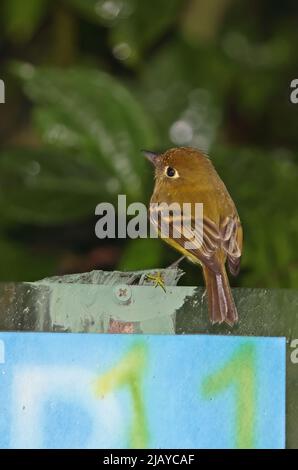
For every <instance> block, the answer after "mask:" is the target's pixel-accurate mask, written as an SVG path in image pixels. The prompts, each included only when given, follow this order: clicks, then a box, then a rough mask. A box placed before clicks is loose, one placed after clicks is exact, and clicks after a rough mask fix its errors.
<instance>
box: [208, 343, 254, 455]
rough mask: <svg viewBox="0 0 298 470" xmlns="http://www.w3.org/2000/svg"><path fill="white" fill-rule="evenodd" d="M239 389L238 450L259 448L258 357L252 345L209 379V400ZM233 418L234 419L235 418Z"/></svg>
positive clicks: (237, 398)
mask: <svg viewBox="0 0 298 470" xmlns="http://www.w3.org/2000/svg"><path fill="white" fill-rule="evenodd" d="M230 386H233V387H234V390H235V406H236V414H235V418H234V419H235V436H236V437H235V447H236V448H242V449H243V448H245V449H249V448H253V447H255V424H256V398H257V397H256V390H257V387H256V354H255V347H254V345H252V344H250V343H245V344H243V345H242V346H241V347H240V348H239V349H237V351H235V353H234V354H233V356H232V357H231V358H230V360H229V361H228V362H227V363H226V364H225V365H224V366H223V367H222V368H221V369H220V370H218V371H216V372H215V373H213V374H211V375H209V376H208V377H206V378H205V380H204V382H203V384H202V389H203V394H204V396H205V398H207V399H210V398H214V396H216V395H217V394H219V393H221V392H222V391H224V390H225V389H227V388H228V387H230ZM231 419H233V418H231Z"/></svg>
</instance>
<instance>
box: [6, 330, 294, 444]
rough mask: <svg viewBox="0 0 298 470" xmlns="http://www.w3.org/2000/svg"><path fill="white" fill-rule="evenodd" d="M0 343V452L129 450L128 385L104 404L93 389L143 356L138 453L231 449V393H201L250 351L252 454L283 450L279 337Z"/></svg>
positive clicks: (12, 339) (67, 337)
mask: <svg viewBox="0 0 298 470" xmlns="http://www.w3.org/2000/svg"><path fill="white" fill-rule="evenodd" d="M0 344H1V351H2V353H1V359H2V360H0V398H1V400H0V447H1V448H125V447H129V446H133V444H132V441H131V437H130V436H131V434H132V433H133V432H134V431H133V427H134V417H135V416H136V409H137V405H136V402H135V396H134V395H133V394H132V393H131V389H130V388H129V386H126V385H125V384H126V382H125V383H124V385H123V386H119V387H114V389H111V390H110V391H109V393H106V394H105V395H102V396H101V394H100V393H99V394H98V393H97V392H96V386H95V385H96V383H97V382H98V380H101V377H104V376H105V374H106V373H107V372H109V371H111V370H113V368H115V367H116V366H117V365H118V364H122V366H123V367H124V369H125V361H126V358H127V357H128V356H127V355H128V354H129V353H130V352H131V351H134V350H135V351H136V354H138V349H137V348H139V347H140V348H141V350H142V351H143V352H144V357H145V364H144V367H143V370H142V371H141V372H140V373H138V374H136V379H135V380H136V381H138V384H137V385H138V387H139V390H140V391H141V396H142V406H141V409H139V410H137V415H138V416H139V418H140V416H141V418H142V420H141V426H142V428H146V429H142V432H143V431H144V437H143V439H144V446H147V447H149V448H233V447H236V446H237V435H236V434H237V423H236V414H237V413H236V410H237V406H238V404H237V403H236V401H237V395H236V393H235V384H234V383H231V385H230V386H228V387H227V388H226V389H225V390H223V391H222V392H221V393H218V394H216V395H215V396H214V397H212V399H206V396H204V394H203V392H202V384H203V383H204V380H206V378H207V377H210V376H212V374H214V373H216V372H217V371H220V370H221V369H223V368H224V366H225V364H227V363H229V361H230V360H231V358H232V357H235V355H237V351H239V350H241V348H242V347H243V346H244V347H245V346H247V345H251V347H252V348H253V351H254V357H255V361H254V365H253V367H254V374H253V375H254V386H255V390H256V393H255V395H254V397H253V408H254V410H253V412H254V416H255V418H254V419H253V423H251V424H252V426H253V442H254V447H258V448H283V447H284V445H285V340H284V338H246V337H232V336H231V337H224V336H207V335H206V336H205V335H202V336H173V335H169V336H164V335H152V336H146V335H96V334H52V333H0ZM134 348H135V349H134ZM122 366H121V367H122ZM124 369H123V370H124ZM129 370H130V369H129V368H128V371H126V372H124V374H129ZM238 373H240V371H239V370H237V369H236V370H235V378H236V382H235V383H237V374H238ZM238 411H239V409H238ZM242 411H243V410H240V414H241V412H242ZM138 413H139V414H138ZM135 432H139V431H138V429H137V430H136V431H135Z"/></svg>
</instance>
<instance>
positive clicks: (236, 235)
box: [220, 217, 243, 276]
mask: <svg viewBox="0 0 298 470" xmlns="http://www.w3.org/2000/svg"><path fill="white" fill-rule="evenodd" d="M220 232H221V238H222V246H223V249H224V251H225V253H226V255H227V258H228V266H229V270H230V273H231V274H233V275H234V276H237V274H238V273H239V270H240V259H241V253H242V241H243V232H242V227H241V223H240V220H239V218H238V217H226V218H225V219H224V220H223V222H222V223H221V227H220Z"/></svg>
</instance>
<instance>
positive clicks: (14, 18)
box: [3, 0, 48, 42]
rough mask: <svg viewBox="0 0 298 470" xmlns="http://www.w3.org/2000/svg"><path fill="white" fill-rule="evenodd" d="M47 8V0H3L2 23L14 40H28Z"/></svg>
mask: <svg viewBox="0 0 298 470" xmlns="http://www.w3.org/2000/svg"><path fill="white" fill-rule="evenodd" d="M47 8H48V0H26V2H24V1H22V0H4V4H3V24H4V28H5V31H6V33H7V35H8V36H9V37H10V38H11V39H12V40H13V41H15V42H18V41H19V42H24V41H29V40H30V39H31V37H32V36H33V34H34V33H35V31H36V30H37V28H38V27H39V26H40V23H41V21H42V20H43V18H44V16H45V14H46V12H47Z"/></svg>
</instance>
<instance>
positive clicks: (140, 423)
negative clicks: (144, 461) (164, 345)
mask: <svg viewBox="0 0 298 470" xmlns="http://www.w3.org/2000/svg"><path fill="white" fill-rule="evenodd" d="M146 364H147V349H146V347H145V345H144V344H142V343H138V344H135V345H134V346H133V347H132V348H131V349H130V350H129V351H128V353H127V354H126V355H125V356H124V358H123V359H122V360H121V362H120V363H119V364H117V365H116V366H115V367H114V368H113V369H111V370H110V371H108V372H106V373H105V374H103V375H102V376H101V377H99V379H98V380H97V381H96V384H95V392H96V395H97V396H98V397H101V398H103V397H104V396H105V395H106V394H108V393H110V392H111V391H114V390H118V389H120V388H123V387H128V389H129V391H130V393H131V397H132V403H133V419H132V425H131V430H130V433H129V434H130V438H129V447H130V448H146V447H147V446H148V439H149V433H148V430H147V422H146V415H145V406H144V402H143V396H142V379H143V374H144V372H146Z"/></svg>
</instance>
